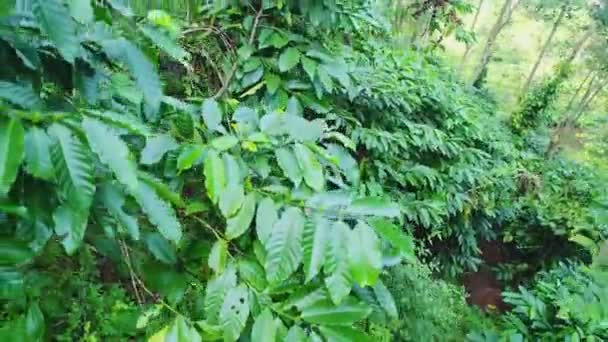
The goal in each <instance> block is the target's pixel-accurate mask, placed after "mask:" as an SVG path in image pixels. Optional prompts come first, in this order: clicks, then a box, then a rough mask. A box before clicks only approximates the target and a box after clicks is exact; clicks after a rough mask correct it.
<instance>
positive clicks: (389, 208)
mask: <svg viewBox="0 0 608 342" xmlns="http://www.w3.org/2000/svg"><path fill="white" fill-rule="evenodd" d="M346 211H347V212H348V213H349V214H351V215H359V216H384V217H399V215H401V210H400V208H399V205H398V204H396V203H392V202H390V201H389V200H387V199H384V198H381V197H365V198H359V199H356V200H354V201H353V202H352V203H351V204H350V206H349V207H348V208H347V209H346Z"/></svg>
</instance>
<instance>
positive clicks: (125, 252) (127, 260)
mask: <svg viewBox="0 0 608 342" xmlns="http://www.w3.org/2000/svg"><path fill="white" fill-rule="evenodd" d="M118 243H119V245H120V251H121V252H122V254H123V257H124V259H125V263H126V264H127V268H128V269H129V277H130V278H131V286H132V287H133V291H134V292H135V299H136V300H137V304H139V305H142V304H143V303H144V300H143V297H142V296H141V294H140V293H139V290H138V289H137V287H138V286H137V283H136V280H135V277H136V275H135V271H133V266H132V265H131V256H130V255H129V249H128V248H127V246H126V245H125V242H124V241H123V240H118Z"/></svg>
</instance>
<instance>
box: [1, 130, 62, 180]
mask: <svg viewBox="0 0 608 342" xmlns="http://www.w3.org/2000/svg"><path fill="white" fill-rule="evenodd" d="M0 139H2V138H0ZM51 143H52V142H51V138H50V137H49V136H48V134H46V132H45V131H44V130H42V129H40V128H38V127H31V128H30V129H29V130H28V132H27V134H26V135H25V162H26V164H25V169H26V170H27V172H29V173H30V174H32V175H33V176H35V177H38V178H42V179H44V180H51V179H52V178H53V177H54V175H55V169H54V167H53V162H52V161H51ZM0 159H2V157H1V156H0ZM0 165H1V162H0Z"/></svg>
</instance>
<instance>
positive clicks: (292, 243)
mask: <svg viewBox="0 0 608 342" xmlns="http://www.w3.org/2000/svg"><path fill="white" fill-rule="evenodd" d="M303 226H304V218H303V217H302V213H301V212H300V210H298V209H296V208H288V209H287V210H285V212H284V213H283V215H282V216H281V219H279V220H278V221H277V222H276V223H275V225H274V227H273V230H272V233H271V235H270V239H268V242H267V244H266V252H267V255H266V264H265V265H264V268H265V269H266V278H267V279H268V281H269V282H270V283H279V282H281V281H284V280H286V279H287V278H289V276H290V275H291V274H292V273H293V272H295V271H296V270H297V268H298V266H299V265H300V262H301V261H302V230H303Z"/></svg>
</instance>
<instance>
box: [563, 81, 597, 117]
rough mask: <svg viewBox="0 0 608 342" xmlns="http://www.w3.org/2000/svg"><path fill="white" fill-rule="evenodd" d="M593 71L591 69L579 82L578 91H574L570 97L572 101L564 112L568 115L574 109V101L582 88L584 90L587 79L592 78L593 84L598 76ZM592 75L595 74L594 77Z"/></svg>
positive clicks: (591, 82)
mask: <svg viewBox="0 0 608 342" xmlns="http://www.w3.org/2000/svg"><path fill="white" fill-rule="evenodd" d="M593 73H594V71H593V70H591V71H589V73H588V74H587V76H586V77H585V79H584V80H583V82H581V84H579V86H578V87H577V88H576V91H575V92H574V95H572V97H571V98H570V101H568V105H567V106H566V110H565V111H564V113H565V114H566V115H568V113H570V110H572V106H573V105H574V101H575V100H576V98H577V97H578V94H579V93H580V92H581V90H583V87H584V86H585V84H586V83H587V81H589V79H591V81H590V83H589V84H593V82H595V78H596V77H597V75H593ZM591 75H593V77H591Z"/></svg>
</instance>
